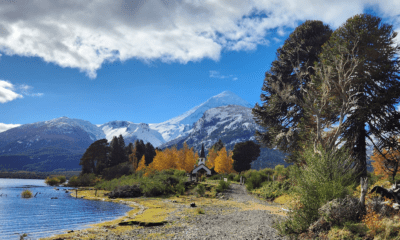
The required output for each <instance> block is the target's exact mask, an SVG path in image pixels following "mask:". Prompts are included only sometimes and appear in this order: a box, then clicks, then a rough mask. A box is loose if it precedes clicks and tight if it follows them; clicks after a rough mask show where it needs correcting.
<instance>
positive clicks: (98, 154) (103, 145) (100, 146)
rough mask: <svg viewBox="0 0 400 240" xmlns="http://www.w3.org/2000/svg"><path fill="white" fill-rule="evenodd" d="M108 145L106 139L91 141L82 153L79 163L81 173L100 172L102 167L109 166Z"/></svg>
mask: <svg viewBox="0 0 400 240" xmlns="http://www.w3.org/2000/svg"><path fill="white" fill-rule="evenodd" d="M108 152H109V146H108V142H107V139H100V140H97V141H95V142H94V143H92V144H91V145H90V146H89V147H88V149H86V151H85V153H84V154H83V156H82V158H81V160H80V162H79V165H81V166H82V174H85V173H94V174H101V172H102V171H103V169H104V168H107V167H109V163H108V158H107V156H108Z"/></svg>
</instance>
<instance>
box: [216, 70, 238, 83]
mask: <svg viewBox="0 0 400 240" xmlns="http://www.w3.org/2000/svg"><path fill="white" fill-rule="evenodd" d="M210 78H219V79H224V78H232V80H233V81H236V80H238V78H237V77H235V76H233V75H222V74H221V73H220V72H218V71H214V70H211V71H210Z"/></svg>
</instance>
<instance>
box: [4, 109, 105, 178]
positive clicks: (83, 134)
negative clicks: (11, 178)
mask: <svg viewBox="0 0 400 240" xmlns="http://www.w3.org/2000/svg"><path fill="white" fill-rule="evenodd" d="M101 138H105V134H104V132H103V131H101V129H99V128H98V127H97V126H95V125H93V124H91V123H90V122H88V121H84V120H80V119H70V118H67V117H61V118H56V119H53V120H50V121H44V122H37V123H32V124H24V125H21V126H19V127H16V128H12V129H9V130H7V131H5V132H1V133H0V159H1V160H0V164H1V165H2V166H3V167H5V168H13V167H18V168H19V169H20V168H21V167H22V166H23V165H25V164H30V165H32V164H33V165H35V164H37V165H35V166H31V167H32V168H31V169H37V168H36V167H39V166H40V165H43V161H47V166H46V167H45V169H47V170H53V169H55V168H71V166H74V168H79V165H77V163H79V158H80V157H81V156H82V154H83V153H84V152H85V150H86V149H87V148H88V147H89V146H90V144H91V143H93V142H94V141H95V140H98V139H101ZM6 156H7V157H6ZM10 156H19V157H18V158H15V157H14V158H15V159H16V160H15V159H14V158H13V157H10ZM10 159H14V160H10ZM77 159H78V162H77ZM17 160H18V161H17ZM20 161H23V162H24V163H25V164H23V163H22V162H20ZM71 161H72V162H73V163H71ZM40 162H42V163H40ZM51 162H53V164H51ZM48 167H49V168H48ZM42 170H43V169H42Z"/></svg>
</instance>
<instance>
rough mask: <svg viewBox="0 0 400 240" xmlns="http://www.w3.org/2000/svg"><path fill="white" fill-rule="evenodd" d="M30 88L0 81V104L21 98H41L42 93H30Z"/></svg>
mask: <svg viewBox="0 0 400 240" xmlns="http://www.w3.org/2000/svg"><path fill="white" fill-rule="evenodd" d="M32 89H33V87H32V86H28V85H26V84H21V85H14V84H12V83H10V82H8V81H5V80H0V103H6V102H9V101H12V100H15V99H17V98H23V96H29V97H41V96H43V93H32V92H31V90H32Z"/></svg>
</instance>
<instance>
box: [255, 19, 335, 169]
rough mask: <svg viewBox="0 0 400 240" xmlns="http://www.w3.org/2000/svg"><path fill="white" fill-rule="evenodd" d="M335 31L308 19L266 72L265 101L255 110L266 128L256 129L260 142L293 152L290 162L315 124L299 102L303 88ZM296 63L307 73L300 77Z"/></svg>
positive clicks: (256, 115) (258, 119)
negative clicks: (260, 130)
mask: <svg viewBox="0 0 400 240" xmlns="http://www.w3.org/2000/svg"><path fill="white" fill-rule="evenodd" d="M331 34H332V30H331V29H330V28H329V26H327V25H324V24H323V23H322V22H321V21H305V22H304V23H303V24H301V25H300V26H298V27H297V28H296V29H295V30H294V31H293V33H291V34H290V36H289V38H288V39H287V40H286V41H285V43H284V44H283V46H282V47H281V48H279V49H278V50H277V59H276V60H275V61H273V62H272V66H271V68H270V70H269V71H267V72H266V73H265V79H264V84H263V87H262V91H263V93H262V94H261V96H260V97H261V101H262V102H263V104H262V106H259V105H258V104H257V103H256V105H255V107H254V108H253V110H252V112H253V115H254V117H255V121H256V123H258V124H259V125H260V126H262V127H263V128H264V129H265V132H259V131H256V139H257V140H258V142H260V143H261V144H263V146H266V147H269V148H275V147H277V148H278V149H279V150H281V151H283V152H286V153H289V154H290V155H289V158H288V159H287V161H288V162H295V161H296V160H297V156H298V152H300V151H301V150H302V144H303V143H304V142H306V141H308V140H309V137H308V133H309V132H312V129H307V127H310V126H312V120H311V119H310V118H311V116H309V115H307V114H306V112H305V110H304V109H303V107H302V106H300V105H299V104H297V103H296V102H297V101H298V100H302V94H301V87H302V86H304V85H305V84H306V83H308V82H310V81H311V76H312V75H313V74H314V70H313V68H312V67H313V66H314V62H319V58H318V55H319V54H320V52H321V51H322V45H323V44H324V43H325V42H326V41H327V40H328V39H329V37H330V35H331ZM296 62H298V66H300V68H301V69H300V70H301V71H302V72H303V73H304V74H302V76H301V78H300V79H299V78H298V77H297V75H296V74H295V72H296V71H297V70H298V69H296V66H293V64H294V63H296Z"/></svg>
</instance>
